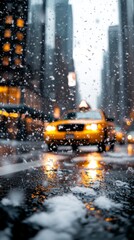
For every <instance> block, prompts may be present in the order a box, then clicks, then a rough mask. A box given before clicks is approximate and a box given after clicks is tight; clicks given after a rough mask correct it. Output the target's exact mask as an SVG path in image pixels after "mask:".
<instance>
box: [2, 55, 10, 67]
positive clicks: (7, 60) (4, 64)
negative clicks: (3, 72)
mask: <svg viewBox="0 0 134 240" xmlns="http://www.w3.org/2000/svg"><path fill="white" fill-rule="evenodd" d="M2 64H3V66H8V65H9V58H8V57H3V59H2Z"/></svg>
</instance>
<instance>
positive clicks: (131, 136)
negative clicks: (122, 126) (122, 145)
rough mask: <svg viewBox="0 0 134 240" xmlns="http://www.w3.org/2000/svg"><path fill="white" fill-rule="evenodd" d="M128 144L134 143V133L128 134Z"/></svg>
mask: <svg viewBox="0 0 134 240" xmlns="http://www.w3.org/2000/svg"><path fill="white" fill-rule="evenodd" d="M127 142H128V143H134V131H130V132H128V134H127Z"/></svg>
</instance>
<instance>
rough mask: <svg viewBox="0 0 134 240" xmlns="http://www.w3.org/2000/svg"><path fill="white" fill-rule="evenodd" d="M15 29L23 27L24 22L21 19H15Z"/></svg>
mask: <svg viewBox="0 0 134 240" xmlns="http://www.w3.org/2000/svg"><path fill="white" fill-rule="evenodd" d="M17 27H20V28H23V27H24V20H23V19H22V18H18V19H17Z"/></svg>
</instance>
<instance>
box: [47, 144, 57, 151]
mask: <svg viewBox="0 0 134 240" xmlns="http://www.w3.org/2000/svg"><path fill="white" fill-rule="evenodd" d="M48 150H49V152H57V145H56V144H54V143H51V144H48Z"/></svg>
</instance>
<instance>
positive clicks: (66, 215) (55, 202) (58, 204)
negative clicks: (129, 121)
mask: <svg viewBox="0 0 134 240" xmlns="http://www.w3.org/2000/svg"><path fill="white" fill-rule="evenodd" d="M44 206H45V207H46V208H47V212H41V213H36V214H33V215H32V216H31V217H30V218H28V219H27V220H26V222H27V223H33V224H36V225H38V226H41V227H44V228H47V229H44V230H41V231H40V232H39V233H38V235H36V237H35V238H34V239H36V240H40V239H45V240H47V239H48V240H49V239H53V240H60V239H61V240H62V239H65V240H71V239H72V236H74V235H75V234H76V233H77V232H78V231H79V227H80V221H82V219H83V218H84V217H85V215H86V209H85V206H84V204H83V203H82V202H81V201H80V200H78V199H77V198H76V197H75V196H74V195H73V194H67V195H63V196H56V197H53V198H51V199H48V200H46V201H45V203H44ZM59 232H60V233H62V234H61V235H60V234H59ZM51 237H52V238H51Z"/></svg>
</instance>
